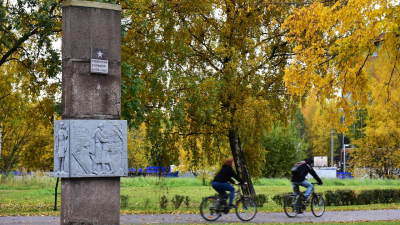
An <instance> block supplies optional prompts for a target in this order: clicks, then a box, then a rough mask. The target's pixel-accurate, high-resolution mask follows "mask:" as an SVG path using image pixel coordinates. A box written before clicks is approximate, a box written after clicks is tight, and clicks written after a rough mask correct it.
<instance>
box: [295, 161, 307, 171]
mask: <svg viewBox="0 0 400 225" xmlns="http://www.w3.org/2000/svg"><path fill="white" fill-rule="evenodd" d="M304 164H306V161H300V162H297V163H296V164H294V166H293V167H292V173H299V172H301V169H300V167H301V166H302V165H304Z"/></svg>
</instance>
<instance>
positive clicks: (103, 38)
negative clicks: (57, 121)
mask: <svg viewBox="0 0 400 225" xmlns="http://www.w3.org/2000/svg"><path fill="white" fill-rule="evenodd" d="M104 6H106V7H104ZM62 17H63V21H62V23H63V24H62V30H63V37H62V73H63V76H62V119H63V120H68V119H90V120H103V119H107V120H119V119H120V118H121V7H120V6H119V7H116V5H112V4H103V3H97V2H88V1H76V0H66V1H63V8H62ZM92 48H99V49H106V50H107V60H108V74H92V73H90V65H91V64H90V56H91V53H92V52H91V49H92ZM75 144H76V143H71V146H73V147H74V146H75ZM83 147H85V146H83ZM86 147H88V145H86ZM119 219H120V178H119V177H115V178H100V177H99V178H62V188H61V218H60V221H59V223H61V224H120V220H119Z"/></svg>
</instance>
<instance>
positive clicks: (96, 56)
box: [90, 48, 108, 74]
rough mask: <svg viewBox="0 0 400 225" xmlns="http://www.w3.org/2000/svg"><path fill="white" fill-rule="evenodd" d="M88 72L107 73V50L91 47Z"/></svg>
mask: <svg viewBox="0 0 400 225" xmlns="http://www.w3.org/2000/svg"><path fill="white" fill-rule="evenodd" d="M90 73H99V74H108V50H107V49H101V48H91V54H90Z"/></svg>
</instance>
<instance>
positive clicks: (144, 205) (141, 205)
mask: <svg viewBox="0 0 400 225" xmlns="http://www.w3.org/2000/svg"><path fill="white" fill-rule="evenodd" d="M56 180H57V179H56V178H53V177H22V178H21V177H14V178H13V177H8V178H7V177H0V216H15V215H54V216H56V215H60V211H59V209H60V199H61V195H60V192H61V184H59V189H58V202H57V205H58V206H57V209H58V210H57V211H53V208H54V197H55V193H54V192H55V185H56ZM254 186H255V189H256V192H257V194H266V195H267V196H268V203H267V204H264V206H263V207H261V208H258V211H259V212H282V207H281V206H279V205H277V204H275V202H274V201H273V200H272V197H273V196H275V195H276V194H282V193H287V192H291V183H290V181H289V180H287V179H260V180H259V181H257V182H254ZM389 188H396V189H400V181H399V180H369V179H368V180H337V179H324V185H323V186H317V187H316V190H317V192H325V191H327V190H336V189H351V190H356V191H360V190H367V189H389ZM214 193H215V191H214V190H213V189H212V188H211V186H210V185H209V184H207V185H206V186H203V185H202V182H201V181H200V180H198V179H195V178H165V179H158V178H154V177H146V178H143V177H137V178H121V195H122V196H125V198H126V199H127V207H126V208H122V209H121V214H135V213H198V212H199V205H200V202H201V200H202V198H204V197H206V196H210V195H213V194H214ZM175 195H181V196H188V197H189V200H190V201H189V206H188V207H187V206H186V205H185V204H184V203H182V205H181V206H180V207H179V208H175V207H174V205H173V204H172V203H171V199H172V198H173V197H174V196H175ZM162 196H166V197H167V199H168V200H169V202H168V203H167V208H165V209H161V208H160V199H161V197H162ZM371 209H400V203H395V204H374V205H355V206H331V207H327V208H326V211H338V210H340V211H341V210H371ZM388 224H390V223H388ZM397 224H399V223H397Z"/></svg>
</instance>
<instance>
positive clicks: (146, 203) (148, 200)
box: [144, 198, 150, 208]
mask: <svg viewBox="0 0 400 225" xmlns="http://www.w3.org/2000/svg"><path fill="white" fill-rule="evenodd" d="M149 205H150V198H145V199H144V207H145V208H147V207H149Z"/></svg>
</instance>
